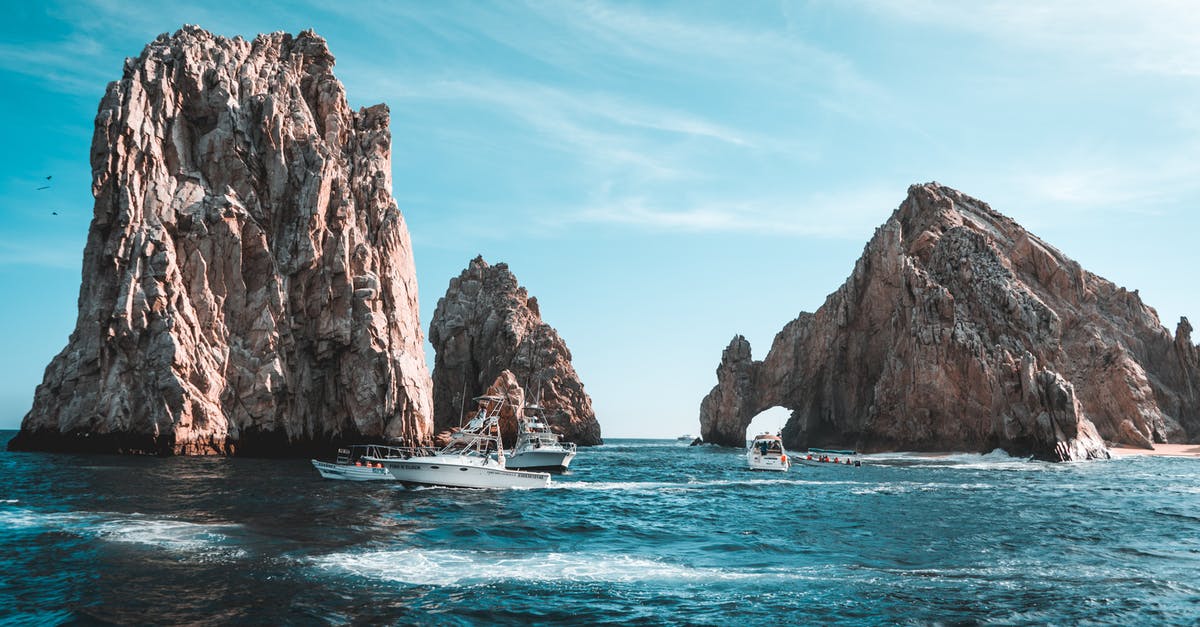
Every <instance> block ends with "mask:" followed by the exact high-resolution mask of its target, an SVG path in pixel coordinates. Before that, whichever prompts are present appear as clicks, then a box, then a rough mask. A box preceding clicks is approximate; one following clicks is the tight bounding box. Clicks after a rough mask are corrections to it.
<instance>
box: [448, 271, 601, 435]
mask: <svg viewBox="0 0 1200 627" xmlns="http://www.w3.org/2000/svg"><path fill="white" fill-rule="evenodd" d="M429 341H430V342H431V343H432V344H433V348H434V350H435V351H436V353H437V357H436V359H435V361H434V366H433V403H434V412H433V415H434V423H435V425H436V428H437V429H438V430H442V429H448V428H450V427H452V426H456V425H458V422H459V415H460V409H461V408H462V407H463V406H464V405H463V403H464V393H465V404H466V405H465V406H466V408H467V409H468V410H469V409H470V408H471V407H470V403H471V398H472V397H475V396H478V395H480V394H482V393H483V392H484V391H485V390H486V388H487V386H488V383H489V382H491V381H494V380H495V379H496V378H497V377H498V376H499V375H500V373H501V372H503V371H504V370H509V371H511V372H512V373H513V374H514V375H515V376H516V378H517V380H518V381H519V382H520V383H521V384H522V385H524V386H525V387H526V389H527V392H528V395H529V396H531V397H535V398H537V399H539V403H540V405H541V406H542V407H543V408H545V410H546V419H547V422H548V423H549V424H550V426H551V428H552V429H554V430H555V431H557V432H558V433H559V434H560V435H562V436H563V438H564V439H565V440H567V441H569V442H575V443H576V444H579V445H584V446H590V445H595V444H601V443H602V441H601V439H600V424H599V423H598V422H596V414H595V412H594V411H592V400H591V399H590V398H588V395H587V393H586V392H584V391H583V383H582V382H581V381H580V380H579V376H578V375H577V374H576V373H575V368H574V367H573V366H572V365H571V351H570V350H568V349H567V345H566V343H564V342H563V340H562V338H560V337H559V336H558V333H557V332H556V331H555V330H554V329H553V328H552V327H551V326H550V325H548V324H546V323H545V322H542V316H541V312H540V311H539V310H538V304H537V299H535V298H533V297H531V296H529V295H528V293H526V291H525V288H523V287H521V286H520V285H518V284H517V278H516V277H515V276H513V274H512V272H510V271H509V270H508V266H507V265H506V264H503V263H498V264H496V265H494V266H489V265H488V264H487V262H485V261H484V260H483V258H482V257H476V258H475V259H473V260H472V261H471V263H470V265H469V266H468V267H467V269H466V270H464V271H463V272H462V274H460V275H459V276H458V277H456V278H453V279H451V280H450V287H449V288H448V289H447V290H446V295H445V296H444V297H442V298H441V300H439V301H438V304H437V309H436V310H435V311H434V313H433V320H432V321H431V322H430V324H429Z"/></svg>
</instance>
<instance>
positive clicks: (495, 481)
mask: <svg viewBox="0 0 1200 627" xmlns="http://www.w3.org/2000/svg"><path fill="white" fill-rule="evenodd" d="M476 400H478V401H481V404H482V407H481V409H480V410H479V413H478V414H477V415H476V416H475V418H472V419H471V422H470V423H468V424H467V426H465V427H463V428H462V429H461V430H460V431H458V432H456V433H453V434H451V436H450V443H449V444H447V445H446V446H445V447H444V448H442V449H440V450H437V449H426V450H425V451H424V452H423V454H420V455H413V456H412V457H409V458H407V459H396V458H387V459H374V458H367V459H366V461H369V462H378V463H382V464H383V466H384V467H385V468H386V469H387V471H388V472H389V473H391V475H392V477H394V478H395V479H396V480H398V481H400V482H402V483H404V484H405V485H426V486H429V485H434V486H449V487H455V488H545V487H548V486H549V485H550V475H549V474H548V473H544V472H527V471H524V470H510V469H508V468H506V467H505V456H504V448H503V447H502V446H501V445H500V424H499V421H500V407H501V406H502V405H503V403H504V402H505V400H504V398H503V397H497V396H481V397H479V398H477V399H476Z"/></svg>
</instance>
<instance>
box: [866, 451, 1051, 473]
mask: <svg viewBox="0 0 1200 627" xmlns="http://www.w3.org/2000/svg"><path fill="white" fill-rule="evenodd" d="M861 459H862V462H863V463H864V464H872V465H881V466H904V467H907V468H955V469H964V470H1045V469H1046V468H1047V467H1048V466H1051V464H1049V463H1047V462H1040V461H1037V460H1034V459H1031V458H1028V457H1013V456H1011V455H1009V454H1008V453H1006V452H1005V451H1004V450H1002V449H996V450H994V451H992V452H990V453H950V454H939V453H912V452H897V453H873V454H871V455H863V456H861Z"/></svg>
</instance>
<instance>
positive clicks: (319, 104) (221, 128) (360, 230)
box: [11, 26, 432, 454]
mask: <svg viewBox="0 0 1200 627" xmlns="http://www.w3.org/2000/svg"><path fill="white" fill-rule="evenodd" d="M333 64H334V59H333V55H331V54H330V52H329V49H328V47H327V46H326V44H325V40H323V39H322V38H321V37H319V36H317V35H316V34H314V33H312V32H311V31H305V32H303V33H300V34H299V35H296V36H292V35H289V34H285V33H274V34H270V35H260V36H259V37H257V38H255V39H254V41H252V42H248V41H245V40H243V39H241V38H234V39H226V38H224V37H217V36H214V35H212V34H211V33H208V32H206V31H204V30H202V29H200V28H197V27H193V26H185V27H184V28H183V29H182V30H180V31H179V32H177V33H175V34H174V35H171V36H168V35H165V34H164V35H162V36H160V37H159V38H158V39H156V40H155V41H154V42H152V43H151V44H150V45H148V46H147V47H146V49H145V50H144V51H143V52H142V54H141V55H140V56H139V57H137V58H136V59H129V60H127V61H126V63H125V71H124V76H123V77H122V78H121V80H119V81H116V82H113V83H111V84H109V86H108V90H107V93H106V94H105V96H104V98H103V100H102V101H101V102H100V109H99V112H98V113H97V115H96V130H95V137H94V138H93V141H92V153H91V160H92V177H93V178H92V180H93V182H92V192H93V194H94V196H95V198H96V205H95V211H94V217H93V219H92V224H91V228H90V231H89V233H88V239H87V245H86V248H85V249H84V259H83V285H82V287H81V289H80V292H79V319H78V322H77V323H76V327H75V331H74V332H73V333H72V334H71V337H70V340H69V343H68V345H67V347H66V348H65V349H63V351H62V352H61V353H60V354H59V355H58V356H57V357H55V358H54V360H53V361H52V362H51V363H50V365H49V367H47V368H46V374H45V378H44V380H43V382H42V384H41V385H40V386H38V389H37V392H36V395H35V398H34V403H33V409H32V410H31V411H30V412H29V414H28V415H27V416H26V417H25V420H24V422H23V423H22V426H21V433H20V434H19V435H18V436H17V438H16V439H14V440H13V441H12V444H11V447H13V448H36V449H74V450H103V451H124V452H157V453H179V454H204V453H245V454H299V453H301V452H304V450H305V449H308V448H314V447H315V448H321V449H324V448H326V447H327V446H328V445H329V444H330V443H332V442H337V441H342V440H346V439H351V440H357V439H359V438H367V439H371V438H374V439H403V440H407V441H410V442H423V441H427V440H428V439H429V436H430V433H431V427H432V425H431V420H430V419H431V417H432V411H431V409H432V398H431V392H430V380H429V374H428V369H427V367H426V365H425V361H424V354H423V340H422V335H421V327H420V322H419V320H418V313H417V285H416V278H415V272H414V267H413V259H412V249H411V246H410V243H409V236H408V230H407V227H406V226H405V224H404V219H403V218H402V217H401V215H400V212H399V211H398V210H397V207H396V202H395V201H394V200H393V198H392V193H391V133H390V131H389V129H388V123H389V116H388V109H387V107H386V106H384V105H376V106H373V107H369V108H366V109H361V110H359V111H354V110H352V109H351V108H350V106H349V105H348V104H347V102H346V94H345V91H344V89H343V87H342V84H341V83H340V82H338V80H337V79H336V78H335V77H334V75H333Z"/></svg>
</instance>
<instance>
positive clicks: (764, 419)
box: [745, 406, 792, 444]
mask: <svg viewBox="0 0 1200 627" xmlns="http://www.w3.org/2000/svg"><path fill="white" fill-rule="evenodd" d="M791 417H792V412H791V411H790V410H789V409H787V408H786V407H779V406H776V407H772V408H770V409H767V410H764V411H761V412H759V413H758V415H757V416H755V417H754V418H753V419H752V420H751V421H750V424H748V425H746V433H745V440H746V442H747V444H748V443H749V442H750V441H751V440H753V439H754V436H756V435H758V434H760V433H771V434H778V433H779V432H780V431H781V430H782V429H783V425H785V424H787V421H788V418H791Z"/></svg>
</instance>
